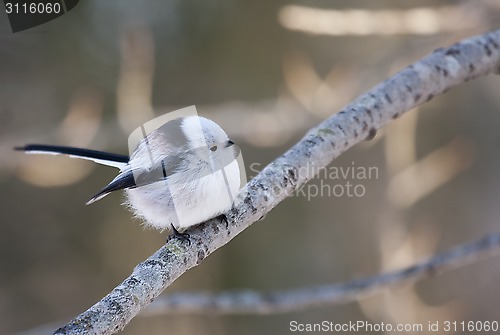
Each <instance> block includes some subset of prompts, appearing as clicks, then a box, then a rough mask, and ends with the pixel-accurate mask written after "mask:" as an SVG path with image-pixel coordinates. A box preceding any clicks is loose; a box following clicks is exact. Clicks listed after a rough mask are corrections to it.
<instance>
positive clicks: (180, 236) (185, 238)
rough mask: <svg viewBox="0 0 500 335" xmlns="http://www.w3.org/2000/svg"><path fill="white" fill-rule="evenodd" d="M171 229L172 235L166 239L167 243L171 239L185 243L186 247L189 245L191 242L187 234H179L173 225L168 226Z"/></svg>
mask: <svg viewBox="0 0 500 335" xmlns="http://www.w3.org/2000/svg"><path fill="white" fill-rule="evenodd" d="M170 226H171V227H172V231H173V233H172V234H171V235H169V236H168V237H167V242H168V241H170V240H171V239H172V238H176V239H178V240H180V241H181V242H187V243H188V245H191V240H190V239H189V238H190V237H191V236H190V235H189V234H188V233H181V232H179V231H178V230H177V229H176V228H175V227H174V225H173V224H170Z"/></svg>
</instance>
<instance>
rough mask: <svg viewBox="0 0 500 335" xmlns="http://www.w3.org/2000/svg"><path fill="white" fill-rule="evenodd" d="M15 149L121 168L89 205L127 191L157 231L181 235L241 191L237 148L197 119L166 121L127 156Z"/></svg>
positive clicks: (207, 122) (48, 147)
mask: <svg viewBox="0 0 500 335" xmlns="http://www.w3.org/2000/svg"><path fill="white" fill-rule="evenodd" d="M17 150H23V151H24V152H26V153H40V154H64V155H69V156H70V157H77V158H82V159H88V160H92V161H94V162H96V163H100V164H104V165H109V166H113V167H116V168H119V169H120V173H119V174H118V175H117V176H116V177H115V178H114V179H113V180H112V181H111V182H110V183H109V184H108V185H107V186H105V187H104V188H103V189H102V190H101V191H100V192H99V193H97V194H96V195H95V196H93V197H92V198H91V199H90V200H89V201H88V202H87V204H91V203H93V202H96V201H98V200H100V199H102V198H104V197H105V196H106V195H108V194H110V193H111V192H113V191H117V190H122V189H125V192H126V195H127V198H128V199H127V202H126V204H127V205H128V207H129V208H130V209H132V211H133V212H134V214H135V216H137V217H139V218H141V219H143V220H144V222H145V224H146V225H149V226H151V227H154V228H157V229H160V230H164V229H169V228H170V227H171V225H173V226H174V227H175V228H176V229H177V230H180V231H182V230H185V229H186V228H188V227H190V226H193V225H196V224H199V223H201V222H203V221H206V220H208V219H211V218H213V217H215V216H218V215H219V214H222V213H224V212H225V211H227V210H228V209H229V208H230V207H231V204H232V201H233V198H234V197H235V196H236V193H237V192H238V190H239V187H240V169H239V165H238V161H237V160H236V158H237V157H238V154H239V151H238V149H237V147H236V146H234V143H233V142H231V141H230V140H229V138H228V136H227V134H226V133H225V132H224V130H222V128H221V127H220V126H219V125H218V124H216V123H215V122H213V121H211V120H208V119H206V118H204V117H199V116H188V117H183V118H177V119H173V120H170V121H168V122H166V123H164V124H163V125H162V126H160V127H159V128H157V129H155V130H153V131H152V132H151V133H149V134H148V135H147V136H146V137H145V138H144V139H142V141H140V143H139V144H138V146H137V148H136V149H135V151H134V152H133V154H132V155H131V156H130V157H127V156H123V155H116V154H110V153H106V152H102V151H95V150H89V149H81V148H73V147H63V146H53V145H43V144H31V145H27V146H24V147H19V148H17ZM127 161H128V162H127Z"/></svg>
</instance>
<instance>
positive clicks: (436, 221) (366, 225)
mask: <svg viewBox="0 0 500 335" xmlns="http://www.w3.org/2000/svg"><path fill="white" fill-rule="evenodd" d="M499 26H500V4H499V2H498V1H495V0H478V1H472V0H471V1H451V0H450V1H432V0H426V1H405V2H401V1H376V2H375V1H373V2H371V1H370V2H368V1H356V0H349V1H295V2H291V1H282V0H272V1H238V0H234V1H209V2H199V1H186V0H184V1H171V0H168V1H167V0H149V1H130V0H120V1H118V0H108V1H97V0H89V1H85V2H83V1H82V2H80V3H79V4H78V5H77V6H76V7H75V8H74V9H73V10H71V11H70V12H69V13H68V14H66V15H63V16H62V17H60V18H58V19H56V20H54V21H51V22H49V23H47V24H44V25H42V26H39V27H36V28H33V29H30V30H26V31H23V32H19V33H15V34H13V33H12V32H11V30H10V27H9V25H8V20H7V16H6V14H5V13H2V14H0V32H1V34H0V39H1V41H0V69H1V70H0V79H1V80H0V157H2V159H1V161H0V199H1V201H0V212H1V219H0V333H1V334H12V333H23V334H28V333H29V334H35V333H38V331H39V330H40V331H42V330H45V331H47V329H55V328H58V327H59V326H61V325H63V324H64V323H66V322H67V321H69V320H70V319H72V318H73V317H75V316H76V315H78V314H79V313H81V312H82V311H84V310H86V309H87V308H88V307H89V306H91V305H92V304H94V303H95V302H97V301H98V300H100V299H101V298H102V297H103V296H104V295H105V294H107V293H108V292H109V291H110V290H111V289H112V288H113V287H115V286H116V285H117V284H119V283H120V282H121V281H122V280H123V279H124V278H125V277H127V276H128V275H129V274H130V272H131V271H132V269H133V267H134V266H135V265H136V264H137V263H139V262H140V261H142V260H144V259H145V258H147V257H148V256H149V255H151V254H152V253H153V252H154V251H156V250H157V249H158V248H160V246H161V245H162V244H163V243H164V241H165V238H166V234H165V233H163V234H162V233H159V232H156V231H151V230H147V229H144V228H143V227H142V226H141V224H140V222H139V221H137V220H135V219H133V218H132V216H131V214H130V213H129V212H128V211H127V210H126V208H125V207H123V206H121V205H120V204H121V203H122V202H123V195H122V194H118V193H117V194H112V195H110V196H108V197H106V198H105V199H103V200H101V201H99V202H98V203H96V204H93V205H91V206H85V205H84V203H85V202H86V201H87V200H88V199H89V198H90V197H91V196H92V195H93V194H95V193H96V192H97V191H98V190H100V188H101V187H102V186H103V185H105V184H106V183H107V182H109V181H110V180H111V179H112V178H113V177H114V174H115V173H116V171H115V169H112V168H106V167H104V166H98V165H95V164H92V163H89V162H86V161H78V160H73V159H69V158H65V157H56V156H48V157H45V156H36V155H29V156H28V155H23V154H22V153H20V152H14V151H13V150H12V148H13V147H14V146H17V145H24V144H27V143H48V144H59V145H70V146H81V147H88V148H93V149H97V150H107V151H112V152H116V153H122V154H127V153H128V148H127V138H128V135H129V134H130V132H131V131H132V130H134V129H135V128H136V127H137V126H139V125H140V124H141V123H143V122H145V121H148V120H150V119H152V118H154V117H155V116H158V115H161V114H164V113H167V112H169V111H173V110H175V109H178V108H181V107H185V106H190V105H196V106H197V109H198V112H199V113H200V114H201V115H204V116H206V117H209V118H211V119H213V120H215V121H216V122H218V123H219V124H221V125H222V127H223V128H224V129H225V130H226V131H227V132H228V133H229V134H230V136H231V137H232V138H233V139H234V140H235V141H236V142H237V143H238V144H239V146H240V147H241V148H242V152H243V155H244V159H245V164H246V166H247V174H248V177H249V179H250V178H251V177H253V176H255V175H256V173H257V172H258V171H259V170H261V169H262V168H263V167H264V166H265V165H266V164H268V163H269V162H271V161H272V160H273V159H274V158H276V157H277V156H279V155H280V154H282V153H283V152H284V151H286V150H287V149H288V148H289V147H290V146H291V145H293V144H294V143H296V141H298V140H299V139H300V138H301V137H302V136H303V135H304V134H305V132H306V131H307V130H308V129H309V128H310V127H312V126H313V125H316V124H317V123H319V122H320V121H322V120H323V119H325V118H327V117H328V116H330V115H332V114H334V113H336V112H337V111H339V110H340V108H341V107H342V106H343V105H345V104H347V103H349V102H350V101H351V100H352V99H353V98H355V97H356V96H357V95H359V94H361V93H363V92H364V91H366V90H368V89H370V88H371V87H372V86H374V85H376V84H378V83H379V82H381V81H383V80H384V79H385V78H387V77H388V76H390V75H392V74H394V73H396V72H397V71H399V70H400V69H402V68H403V67H405V66H407V65H409V64H411V63H413V62H415V61H417V60H418V59H420V58H422V57H423V56H425V55H427V54H428V53H430V52H432V51H433V50H434V49H436V48H438V47H443V46H447V45H450V44H452V43H454V42H456V41H458V40H460V39H463V38H466V37H468V36H472V35H475V34H480V33H483V32H486V31H488V30H492V29H495V28H498V27H499ZM499 92H500V78H498V77H494V76H489V77H484V78H480V79H478V80H474V81H471V82H468V83H466V84H464V85H461V86H459V87H457V88H454V89H452V90H450V91H449V92H447V93H446V94H443V95H441V96H438V97H436V98H434V99H433V100H432V101H431V102H429V103H426V104H424V105H422V106H421V107H420V108H419V111H418V112H417V111H412V112H410V113H407V114H405V115H404V116H403V117H401V118H400V119H398V120H396V121H395V122H393V123H392V124H390V125H389V126H387V127H386V128H384V129H383V130H382V131H379V133H378V134H377V136H376V137H375V139H374V140H372V141H370V142H366V143H362V144H359V145H357V146H356V147H355V148H353V149H351V150H349V151H348V152H346V153H345V154H344V155H342V156H341V157H340V158H339V159H337V160H336V161H335V162H333V164H332V165H331V166H330V167H329V170H327V171H330V172H331V171H339V170H338V169H341V168H343V169H344V171H347V170H346V169H348V168H351V169H356V171H362V170H363V169H365V170H366V171H367V170H368V169H370V168H371V170H370V171H372V173H371V174H370V175H369V176H367V178H361V177H360V176H358V175H355V176H352V175H348V176H347V177H346V178H344V177H336V176H335V175H332V174H331V173H328V174H326V175H325V174H323V175H321V176H320V177H319V178H317V179H315V180H313V181H312V182H311V183H310V184H308V185H306V186H305V188H304V189H302V191H301V192H298V193H297V194H295V195H294V196H292V197H291V198H289V199H287V200H286V201H284V202H283V203H282V204H281V205H279V206H278V207H277V208H275V209H274V210H273V211H272V212H271V213H270V214H269V215H268V216H267V217H266V218H265V220H263V221H260V222H257V223H256V224H254V225H253V226H252V227H250V228H249V229H247V230H245V231H244V232H243V233H242V234H241V235H239V236H238V237H237V238H235V239H234V240H233V241H231V243H229V244H228V245H226V246H225V247H223V248H222V249H220V250H218V251H217V252H215V253H214V254H213V255H211V256H210V257H209V258H207V259H206V260H205V261H204V262H203V263H202V264H201V265H200V266H198V267H197V268H194V269H192V270H191V271H189V272H187V273H186V274H185V275H184V276H182V277H181V278H180V279H178V280H177V281H176V282H175V284H174V285H173V286H171V287H170V288H169V289H168V290H167V291H166V292H165V293H164V294H169V293H170V292H174V291H182V292H220V291H226V290H237V289H254V290H258V291H267V292H268V291H274V290H285V289H293V288H300V287H304V286H314V285H321V284H328V283H338V282H344V281H349V280H351V279H353V278H360V277H364V276H371V275H375V274H378V273H381V272H385V271H390V270H394V269H399V268H402V267H405V266H409V265H411V264H413V263H415V262H416V261H419V260H422V259H425V258H426V257H429V256H431V255H433V254H436V253H439V252H442V251H446V250H449V249H450V248H452V247H454V246H457V245H460V244H463V243H466V242H469V241H473V240H476V239H478V238H480V237H482V236H484V235H485V234H487V233H488V232H492V231H497V230H498V228H497V227H498V225H499V222H498V217H500V206H498V196H499V194H500V175H499V174H498V171H499V170H500V159H499V158H498V148H499V146H500V134H499V131H498V129H500V117H499V115H498V112H499V108H500V94H499ZM335 169H337V170H335ZM360 169H361V170H360ZM375 172H376V173H375ZM347 183H350V184H351V185H353V187H354V186H356V187H357V190H358V193H357V195H356V194H354V195H352V193H351V196H348V195H347V193H346V192H347V189H346V187H347ZM341 190H345V192H343V194H341ZM361 191H363V192H362V194H361ZM256 246H258V247H256ZM499 278H500V258H499V257H488V258H485V259H483V260H481V261H479V262H475V263H473V264H470V265H467V266H464V267H462V268H460V269H457V270H453V271H450V272H447V273H445V274H443V275H440V276H436V277H431V278H427V279H424V280H420V281H419V282H417V283H416V284H413V285H404V286H398V287H393V288H391V289H389V290H384V291H382V292H380V293H377V294H375V295H373V296H370V297H365V298H363V299H360V300H359V301H353V302H350V303H345V304H342V305H337V306H329V307H323V308H314V309H309V310H303V311H297V312H293V313H287V314H277V315H265V316H260V315H238V316H224V315H160V316H154V317H144V316H143V317H141V316H140V315H139V316H137V317H136V318H135V319H134V320H132V322H131V323H130V324H129V325H128V327H127V328H126V329H125V331H124V332H123V334H144V333H148V334H170V333H172V334H173V333H175V334H200V333H203V334H234V333H236V332H237V333H238V334H255V333H274V334H286V333H289V323H290V321H291V320H296V321H298V322H300V323H312V322H321V321H323V320H328V321H332V322H335V323H345V322H349V321H358V320H366V321H369V322H373V323H380V322H384V323H423V324H427V323H428V322H429V321H431V322H434V321H441V322H442V321H444V320H452V321H453V320H456V321H464V320H465V321H468V320H497V321H499V320H498V310H499V309H500V291H499V290H498V279H499ZM44 325H51V326H49V327H48V328H47V327H45V326H44ZM40 327H41V328H40Z"/></svg>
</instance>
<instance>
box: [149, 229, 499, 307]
mask: <svg viewBox="0 0 500 335" xmlns="http://www.w3.org/2000/svg"><path fill="white" fill-rule="evenodd" d="M498 252H500V233H496V234H489V235H487V236H486V237H484V238H482V239H480V240H478V241H475V242H472V243H468V244H465V245H461V246H459V247H456V248H454V249H452V250H450V251H448V252H444V253H441V254H438V255H435V256H433V257H431V258H429V259H427V260H425V261H422V262H420V263H417V264H415V265H412V266H410V267H407V268H404V269H401V270H397V271H392V272H387V273H384V274H380V275H375V276H372V277H366V278H361V279H355V280H350V281H348V282H346V283H342V284H330V285H321V286H315V287H307V288H300V289H294V290H288V291H280V292H269V293H265V292H258V291H253V290H241V291H229V292H222V293H217V294H210V293H173V294H170V295H167V296H165V297H159V298H158V299H156V300H155V301H154V302H153V303H152V304H151V305H149V306H148V307H147V308H146V309H144V311H143V312H141V314H140V316H155V315H165V314H173V313H196V314H275V313H287V312H291V311H297V310H302V309H306V308H311V307H319V306H325V305H337V304H341V303H345V302H350V301H355V300H358V299H360V298H363V297H365V296H368V295H373V294H376V293H377V292H380V291H381V290H383V289H385V288H388V287H391V286H394V285H395V284H398V285H400V284H404V283H411V282H415V281H417V280H418V279H420V278H422V277H425V276H428V275H437V274H440V273H442V272H445V271H448V270H452V269H456V268H458V267H461V266H464V265H466V264H468V263H471V262H474V261H477V260H478V259H480V258H482V257H483V256H486V255H487V254H488V255H492V254H495V253H498Z"/></svg>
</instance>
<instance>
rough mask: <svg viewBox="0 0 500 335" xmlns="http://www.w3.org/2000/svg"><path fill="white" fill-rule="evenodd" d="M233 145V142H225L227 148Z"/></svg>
mask: <svg viewBox="0 0 500 335" xmlns="http://www.w3.org/2000/svg"><path fill="white" fill-rule="evenodd" d="M232 145H234V142H233V141H231V140H229V141H227V142H226V148H229V147H230V146H232Z"/></svg>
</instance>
